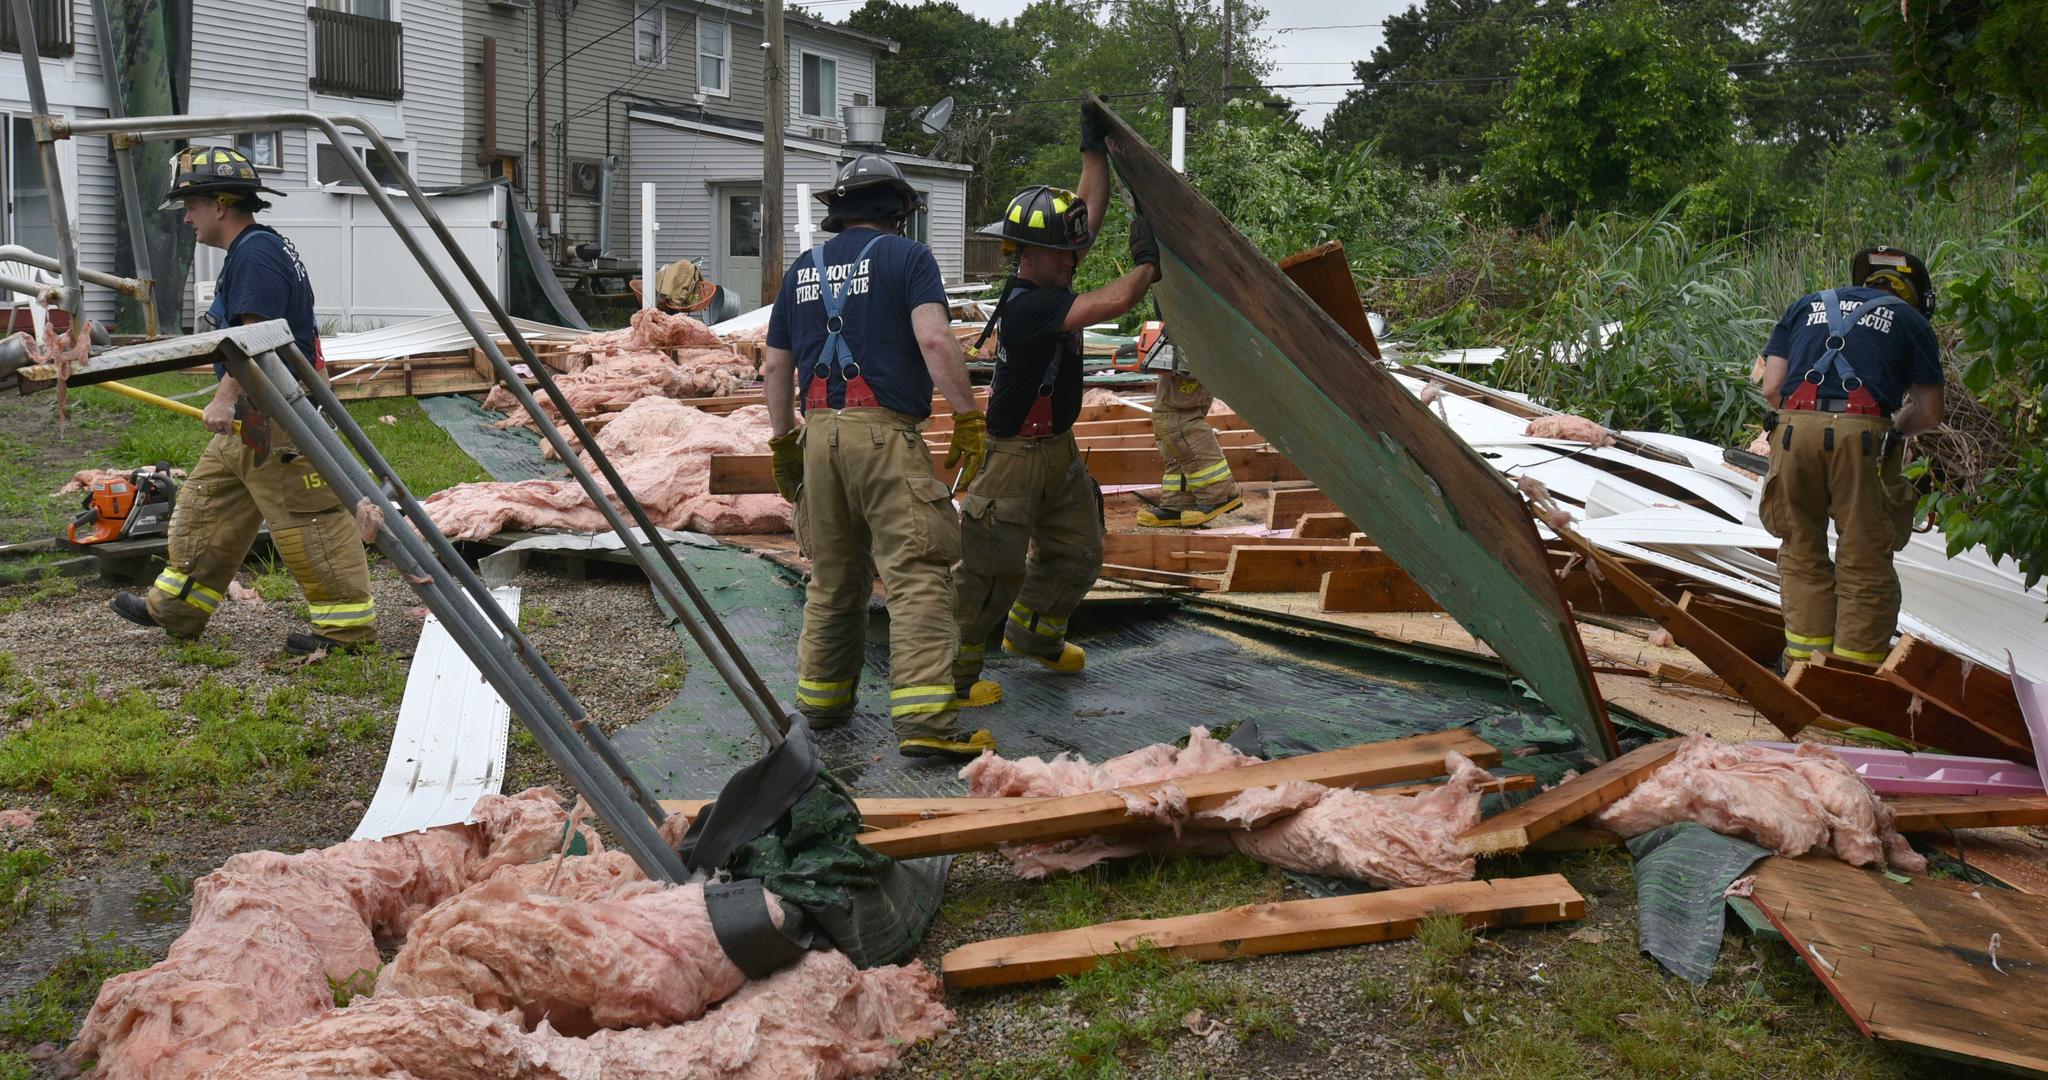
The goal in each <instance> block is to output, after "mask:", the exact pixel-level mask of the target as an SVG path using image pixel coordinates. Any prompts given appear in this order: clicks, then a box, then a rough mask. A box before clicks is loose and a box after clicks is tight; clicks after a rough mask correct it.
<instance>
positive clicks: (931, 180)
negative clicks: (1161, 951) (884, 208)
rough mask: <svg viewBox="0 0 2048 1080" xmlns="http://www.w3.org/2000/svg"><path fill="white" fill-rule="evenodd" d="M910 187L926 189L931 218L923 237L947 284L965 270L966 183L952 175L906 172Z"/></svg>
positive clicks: (961, 276) (955, 279) (956, 280)
mask: <svg viewBox="0 0 2048 1080" xmlns="http://www.w3.org/2000/svg"><path fill="white" fill-rule="evenodd" d="M907 178H908V179H909V180H910V184H911V186H912V187H915V188H917V189H918V190H920V191H924V192H928V193H929V199H928V200H927V202H926V205H927V206H928V207H929V208H930V215H931V221H930V224H929V226H928V229H927V232H926V237H927V241H928V242H929V243H930V244H931V249H932V254H933V255H934V256H936V257H937V258H938V260H939V272H940V273H942V274H943V275H944V276H945V278H946V281H947V282H948V283H949V284H950V283H953V282H958V281H960V280H961V279H962V278H963V277H964V276H965V273H966V270H965V259H966V255H967V239H966V235H967V233H966V225H967V183H966V181H964V180H959V179H956V178H954V177H951V176H937V175H923V174H919V173H916V172H910V173H908V174H907Z"/></svg>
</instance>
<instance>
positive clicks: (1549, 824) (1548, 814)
mask: <svg viewBox="0 0 2048 1080" xmlns="http://www.w3.org/2000/svg"><path fill="white" fill-rule="evenodd" d="M1681 744H1682V740H1679V739H1666V740H1664V741H1663V742H1653V743H1645V744H1644V745H1642V746H1639V747H1637V748H1635V749H1634V750H1631V751H1629V752H1628V753H1626V754H1623V755H1621V756H1620V757H1618V758H1615V759H1614V760H1612V761H1609V762H1607V763H1605V764H1603V765H1601V766H1600V767H1599V768H1597V769H1594V770H1593V771H1592V772H1589V773H1587V774H1585V775H1584V776H1578V777H1574V778H1572V779H1570V780H1567V781H1565V782H1564V783H1562V784H1559V785H1557V786H1556V787H1554V788H1551V789H1550V790H1549V791H1546V792H1544V793H1542V794H1541V795H1538V796H1536V797H1535V798H1533V799H1530V800H1529V801H1528V802H1525V803H1523V804H1522V805H1520V806H1517V807H1515V808H1514V809H1512V810H1509V811H1508V812H1506V813H1504V814H1496V815H1494V816H1493V817H1490V818H1488V819H1486V820H1485V821H1482V822H1480V823H1479V824H1477V825H1474V826H1472V827H1471V828H1470V829H1467V830H1465V831H1464V832H1463V833H1460V834H1459V835H1458V841H1459V842H1460V843H1462V844H1463V845H1464V846H1465V848H1466V850H1468V851H1471V852H1472V853H1473V854H1476V855H1497V854H1502V853H1505V852H1514V851H1520V850H1522V849H1523V848H1525V847H1528V846H1529V845H1530V844H1531V843H1534V842H1535V841H1537V840H1541V839H1542V838H1544V837H1546V836H1548V835H1550V834H1551V833H1554V832H1556V831H1557V830H1559V829H1562V828H1564V827H1565V826H1567V825H1571V824H1573V823H1575V822H1577V821H1579V820H1580V819H1581V818H1585V817H1589V816H1591V815H1592V814H1595V813H1597V812H1599V811H1600V810H1602V809H1604V808H1606V807H1608V806H1611V805H1613V804H1614V802H1615V801H1616V800H1618V799H1620V798H1621V797H1622V796H1623V795H1626V794H1628V793H1629V792H1631V791H1634V790H1635V788H1636V785H1638V784H1641V783H1642V782H1643V781H1644V780H1647V779H1649V777H1650V774H1651V773H1653V772H1656V771H1657V770H1658V769H1659V768H1661V767H1662V766H1663V765H1664V763H1665V762H1666V761H1669V760H1670V759H1671V757H1672V755H1674V754H1676V753H1678V748H1679V746H1680V745H1681Z"/></svg>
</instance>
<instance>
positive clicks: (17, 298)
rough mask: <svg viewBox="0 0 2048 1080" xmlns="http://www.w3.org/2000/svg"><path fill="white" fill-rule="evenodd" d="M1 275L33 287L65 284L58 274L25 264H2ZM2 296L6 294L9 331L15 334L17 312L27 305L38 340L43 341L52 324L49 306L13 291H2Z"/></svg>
mask: <svg viewBox="0 0 2048 1080" xmlns="http://www.w3.org/2000/svg"><path fill="white" fill-rule="evenodd" d="M0 275H4V276H6V277H11V278H15V279H17V280H20V281H26V282H28V283H29V284H31V285H62V284H63V283H64V281H63V279H62V278H60V277H58V276H57V275H56V274H53V273H51V272H50V271H48V270H45V269H43V268H42V267H39V266H30V265H29V264H27V263H25V262H0ZM0 294H5V298H6V299H5V302H6V305H7V328H8V331H9V332H10V333H11V332H13V329H14V313H15V311H17V310H19V309H20V307H21V305H22V304H24V303H26V304H27V305H28V314H29V319H30V320H31V321H32V322H33V323H34V325H35V330H36V340H37V341H41V340H43V332H44V331H45V330H47V329H48V328H49V324H50V307H49V305H48V304H45V303H43V302H42V300H41V299H39V298H37V297H34V296H23V295H21V294H20V293H17V292H15V291H14V290H12V289H0Z"/></svg>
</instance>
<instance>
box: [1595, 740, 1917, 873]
mask: <svg viewBox="0 0 2048 1080" xmlns="http://www.w3.org/2000/svg"><path fill="white" fill-rule="evenodd" d="M1594 821H1596V822H1597V823H1598V824H1600V825H1602V826H1604V827H1606V828H1608V829H1612V830H1613V831H1615V832H1617V833H1620V834H1621V835H1623V836H1637V835H1640V834H1642V833H1646V832H1649V831H1650V830H1652V829H1656V828H1661V827H1662V826H1665V825H1669V824H1672V823H1673V822H1678V821H1697V822H1699V823H1700V824H1702V825H1705V826H1706V827H1707V828H1710V829H1712V830H1714V831H1715V832H1718V833H1724V834H1726V835H1729V836H1739V837H1743V838H1745V839H1749V840H1753V841H1755V842H1756V843H1758V844H1761V845H1763V846H1764V847H1767V848H1770V849H1771V850H1773V851H1775V852H1777V853H1778V854H1780V855H1783V856H1787V857H1792V856H1797V855H1804V854H1806V853H1807V852H1809V851H1827V852H1832V853H1833V854H1834V855H1835V856H1836V857H1837V858H1839V859H1841V860H1842V861H1843V862H1846V863H1849V864H1851V865H1853V866H1878V865H1882V864H1884V863H1885V862H1887V861H1889V863H1890V864H1891V865H1892V866H1894V867H1896V868H1899V869H1902V870H1909V871H1912V872H1915V873H1918V872H1921V871H1924V870H1925V869H1926V868H1927V860H1926V858H1925V857H1923V856H1922V855H1920V854H1919V853H1918V852H1916V851H1914V850H1913V848H1912V846H1911V845H1909V844H1908V843H1906V839H1905V837H1902V836H1900V835H1899V834H1898V832H1897V830H1896V829H1894V828H1893V825H1892V811H1891V808H1890V807H1888V806H1886V805H1885V804H1884V803H1883V802H1881V801H1880V800H1879V799H1878V797H1877V796H1876V795H1875V794H1873V793H1872V792H1871V790H1870V787H1869V785H1867V784H1865V783H1864V782H1863V779H1862V778H1861V777H1859V776H1857V775H1856V773H1855V771H1854V770H1852V769H1850V768H1849V766H1848V765H1847V764H1845V763H1844V762H1843V761H1842V759H1841V758H1839V757H1836V756H1835V755H1834V753H1833V752H1831V751H1830V750H1828V749H1827V748H1826V747H1824V746H1821V745H1819V744H1816V743H1801V744H1799V747H1798V749H1797V750H1795V751H1794V752H1793V753H1790V754H1788V753H1785V752H1783V751H1781V750H1772V749H1769V748H1767V747H1762V746H1755V745H1751V744H1746V743H1723V742H1717V741H1715V740H1714V739H1713V738H1711V737H1709V736H1706V735H1693V736H1689V737H1688V738H1687V739H1686V741H1685V744H1684V745H1683V746H1681V747H1680V748H1679V751H1678V755H1677V756H1676V757H1674V758H1672V759H1671V761H1669V762H1668V763H1666V764H1665V765H1664V767H1663V768H1660V769H1658V770H1657V771H1656V772H1654V773H1652V774H1651V775H1650V777H1649V779H1647V780H1645V781H1643V783H1642V785H1641V786H1639V787H1637V788H1636V789H1635V790H1634V791H1631V792H1630V793H1628V794H1627V795H1624V796H1622V798H1621V800H1620V801H1619V802H1616V803H1615V804H1614V805H1612V806H1610V807H1608V808H1607V809H1606V810H1604V811H1602V812H1601V813H1600V814H1599V815H1598V816H1596V817H1595V818H1594Z"/></svg>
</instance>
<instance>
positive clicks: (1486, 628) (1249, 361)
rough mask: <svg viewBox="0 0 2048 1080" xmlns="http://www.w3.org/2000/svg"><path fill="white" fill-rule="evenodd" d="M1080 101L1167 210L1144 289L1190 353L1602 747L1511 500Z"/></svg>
mask: <svg viewBox="0 0 2048 1080" xmlns="http://www.w3.org/2000/svg"><path fill="white" fill-rule="evenodd" d="M1084 107H1085V108H1087V109H1089V110H1091V111H1092V112H1094V113H1095V114H1096V115H1097V117H1098V118H1099V119H1100V120H1101V121H1102V123H1103V126H1104V127H1105V128H1106V129H1108V131H1109V132H1110V135H1111V140H1110V142H1111V147H1110V159H1111V163H1112V165H1113V166H1114V167H1115V169H1116V171H1117V174H1118V176H1119V177H1120V178H1121V179H1122V180H1123V181H1124V185H1125V186H1126V187H1127V188H1128V189H1129V190H1130V192H1131V195H1132V197H1133V198H1134V199H1135V200H1136V202H1137V203H1138V204H1140V205H1142V206H1144V207H1145V209H1146V212H1147V214H1149V215H1152V216H1153V217H1154V218H1156V219H1157V220H1160V221H1170V222H1172V228H1170V229H1167V230H1164V231H1163V233H1162V235H1161V236H1160V238H1159V240H1160V259H1161V266H1162V268H1163V269H1164V276H1163V277H1162V278H1161V279H1160V281H1159V283H1158V284H1157V285H1155V286H1154V293H1155V295H1156V296H1157V297H1158V299H1159V303H1160V306H1161V307H1162V308H1164V309H1165V310H1167V311H1170V312H1172V313H1173V318H1174V334H1175V340H1177V341H1179V342H1181V343H1182V344H1183V345H1184V346H1188V347H1191V348H1193V349H1194V350H1195V351H1196V352H1198V353H1199V354H1200V355H1199V356H1197V357H1196V358H1195V368H1196V370H1198V371H1200V372H1201V373H1202V382H1203V383H1204V384H1205V385H1207V386H1209V387H1210V388H1211V389H1213V390H1215V391H1216V393H1217V395H1218V396H1219V397H1221V398H1223V399H1224V400H1225V401H1228V402H1230V403H1231V405H1232V407H1234V408H1235V409H1236V410H1237V412H1238V413H1239V415H1241V416H1243V417H1244V418H1245V419H1247V420H1249V421H1251V423H1252V426H1253V427H1255V428H1257V429H1258V430H1259V431H1260V432H1261V433H1263V434H1264V435H1265V436H1266V437H1267V438H1268V439H1271V440H1272V441H1273V445H1274V446H1276V447H1278V448H1279V449H1280V450H1281V451H1282V452H1283V453H1285V454H1286V455H1287V457H1288V459H1289V460H1290V461H1291V462H1293V463H1294V464H1295V465H1298V466H1300V467H1301V469H1302V470H1303V472H1304V473H1305V474H1306V475H1307V476H1308V477H1309V478H1311V479H1313V480H1315V482H1316V485H1317V486H1318V487H1320V488H1321V489H1322V490H1323V491H1324V492H1326V493H1327V494H1328V495H1329V496H1330V497H1331V499H1333V500H1334V501H1335V502H1336V503H1337V509H1339V510H1342V511H1344V512H1345V513H1347V514H1349V515H1350V516H1351V520H1352V521H1354V522H1356V523H1357V524H1358V525H1359V526H1360V527H1361V528H1362V529H1363V530H1364V531H1366V532H1369V533H1371V534H1372V535H1373V540H1374V541H1375V542H1376V543H1377V544H1378V545H1379V546H1380V547H1381V548H1383V549H1384V550H1385V551H1386V553H1387V554H1388V555H1389V556H1390V557H1392V558H1393V559H1394V561H1395V562H1397V563H1399V564H1400V565H1401V566H1402V567H1403V568H1404V569H1406V570H1407V571H1408V572H1409V573H1410V574H1412V575H1414V577H1415V580H1416V581H1417V582H1418V583H1420V584H1421V585H1422V586H1423V587H1424V588H1425V589H1428V590H1429V593H1430V595H1431V596H1434V597H1435V598H1436V600H1437V602H1438V603H1440V604H1442V605H1443V606H1444V608H1445V609H1446V610H1447V611H1449V612H1450V613H1451V614H1452V615H1454V616H1456V617H1457V619H1458V621H1459V622H1461V623H1463V624H1465V625H1467V626H1470V627H1473V628H1475V629H1477V630H1478V631H1479V632H1480V633H1481V634H1482V635H1483V636H1484V637H1485V638H1486V640H1487V642H1488V643H1489V644H1491V645H1492V646H1493V647H1494V648H1495V649H1497V650H1499V651H1500V654H1501V655H1502V656H1503V657H1504V658H1505V659H1506V660H1507V662H1508V663H1509V665H1510V666H1512V667H1513V668H1514V669H1515V671H1516V672H1517V673H1518V674H1520V675H1521V676H1522V678H1523V679H1524V680H1525V681H1527V682H1528V684H1529V685H1530V686H1531V687H1532V688H1533V689H1534V691H1535V692H1536V694H1537V695H1538V696H1539V697H1541V698H1542V699H1543V700H1544V702H1545V703H1546V704H1548V705H1549V706H1550V707H1551V709H1552V710H1553V711H1554V712H1555V713H1556V714H1557V715H1558V716H1559V717H1560V718H1561V719H1562V720H1563V721H1564V722H1565V724H1566V725H1567V726H1569V727H1571V728H1572V729H1573V731H1574V732H1576V733H1577V734H1578V736H1579V739H1580V741H1581V742H1583V743H1584V744H1585V745H1586V747H1588V748H1589V749H1590V750H1591V751H1592V752H1593V753H1595V754H1597V755H1598V756H1600V757H1602V758H1606V757H1609V756H1612V755H1613V754H1614V753H1615V743H1614V732H1613V730H1612V729H1611V728H1610V727H1609V726H1608V724H1607V714H1606V711H1605V709H1604V707H1603V706H1602V705H1601V703H1600V698H1599V693H1598V690H1597V688H1596V687H1595V685H1594V680H1593V672H1592V670H1591V668H1590V667H1589V666H1588V665H1587V663H1586V657H1585V654H1584V653H1583V652H1582V651H1581V650H1580V648H1579V639H1578V636H1577V635H1576V634H1575V633H1573V632H1572V620H1571V613H1570V612H1569V611H1568V610H1567V609H1566V607H1565V603H1564V600H1563V599H1562V598H1561V597H1559V596H1558V592H1557V583H1556V582H1555V581H1554V580H1553V579H1552V577H1551V572H1550V566H1549V563H1548V560H1547V559H1546V558H1545V556H1544V550H1543V544H1542V541H1541V539H1540V538H1539V537H1538V536H1537V533H1536V527H1535V524H1534V522H1533V521H1531V520H1530V518H1529V514H1528V510H1527V509H1526V508H1525V507H1524V505H1523V504H1522V500H1521V499H1520V498H1519V497H1517V496H1516V495H1515V494H1514V493H1513V491H1512V490H1511V489H1510V487H1509V485H1508V484H1507V482H1506V481H1505V480H1503V478H1502V477H1501V475H1500V473H1499V472H1498V471H1496V470H1495V469H1494V467H1493V465H1492V464H1491V463H1490V462H1488V461H1487V460H1486V459H1485V458H1482V457H1480V456H1479V454H1478V452H1477V451H1475V450H1474V449H1473V448H1472V447H1471V446H1470V445H1468V444H1467V443H1466V442H1465V441H1464V440H1463V439H1461V438H1459V437H1458V435H1457V433H1456V432H1454V431H1452V430H1451V429H1450V427H1449V426H1447V425H1446V424H1444V423H1443V422H1442V421H1441V420H1439V419H1438V418H1437V417H1436V416H1435V415H1434V414H1432V413H1431V412H1430V411H1429V409H1428V408H1426V407H1425V406H1423V405H1422V403H1421V402H1419V401H1417V400H1416V399H1415V395H1413V394H1411V393H1410V392H1409V391H1408V389H1407V388H1406V386H1405V385H1403V384H1402V383H1401V381H1400V380H1398V379H1396V378H1395V377H1394V376H1393V375H1392V374H1391V373H1390V372H1388V371H1387V370H1386V369H1385V368H1384V367H1382V366H1381V365H1380V364H1378V363H1376V362H1373V360H1372V358H1371V356H1370V354H1369V353H1367V352H1366V351H1365V349H1364V348H1363V347H1362V346H1360V345H1359V344H1358V342H1357V341H1356V340H1354V339H1353V338H1352V337H1351V336H1350V335H1349V334H1347V333H1346V332H1345V331H1344V328H1343V327H1342V326H1340V325H1339V324H1338V323H1337V322H1336V320H1334V319H1332V318H1330V316H1329V315H1327V314H1325V313H1324V312H1323V311H1322V310H1321V309H1319V308H1317V307H1316V305H1315V304H1314V303H1313V302H1312V301H1310V300H1309V299H1308V297H1307V296H1306V295H1305V294H1304V293H1303V292H1302V291H1301V290H1300V288H1298V287H1297V286H1295V285H1294V284H1293V283H1292V282H1290V281H1289V280H1288V279H1287V277H1286V275H1284V274H1283V273H1281V272H1280V270H1279V269H1278V268H1277V267H1275V266H1274V265H1273V263H1272V262H1271V260H1269V259H1268V258H1267V257H1266V256H1265V255H1264V254H1263V253H1261V252H1260V251H1259V249H1258V248H1257V247H1256V246H1254V245H1253V244H1252V243H1251V242H1250V241H1249V240H1247V239H1246V238H1245V237H1244V236H1243V235H1242V234H1241V233H1239V232H1238V231H1237V230H1236V229H1234V228H1232V227H1231V224H1230V222H1229V221H1228V220H1227V219H1226V218H1224V217H1223V215H1222V214H1220V213H1218V212H1217V210H1216V208H1215V207H1213V206H1211V205H1209V204H1208V203H1207V202H1206V201H1204V200H1203V199H1202V196H1201V195H1200V194H1199V193H1198V192H1196V191H1195V189H1194V188H1193V187H1192V186H1191V185H1189V183H1188V182H1187V179H1186V178H1185V177H1183V176H1182V175H1180V174H1179V173H1178V172H1176V171H1175V170H1174V168H1173V167H1172V166H1171V165H1170V164H1168V163H1167V162H1166V161H1165V160H1163V159H1161V158H1160V156H1159V155H1158V153H1157V152H1156V151H1154V150H1153V149H1152V147H1151V146H1149V145H1148V144H1147V143H1146V142H1145V141H1144V139H1143V138H1142V137H1141V136H1140V135H1139V134H1138V133H1137V132H1136V131H1134V130H1133V129H1132V128H1131V127H1130V126H1129V125H1128V124H1126V123H1125V122H1124V121H1123V120H1122V119H1121V118H1119V117H1118V116H1117V115H1116V114H1115V113H1113V112H1112V111H1110V110H1109V109H1108V108H1107V107H1106V106H1104V105H1103V104H1102V102H1101V101H1100V99H1097V98H1090V99H1088V101H1087V103H1086V104H1085V105H1084ZM1191 343H1192V344H1191ZM1239 478H1240V480H1242V479H1243V475H1242V474H1240V477H1239Z"/></svg>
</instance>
